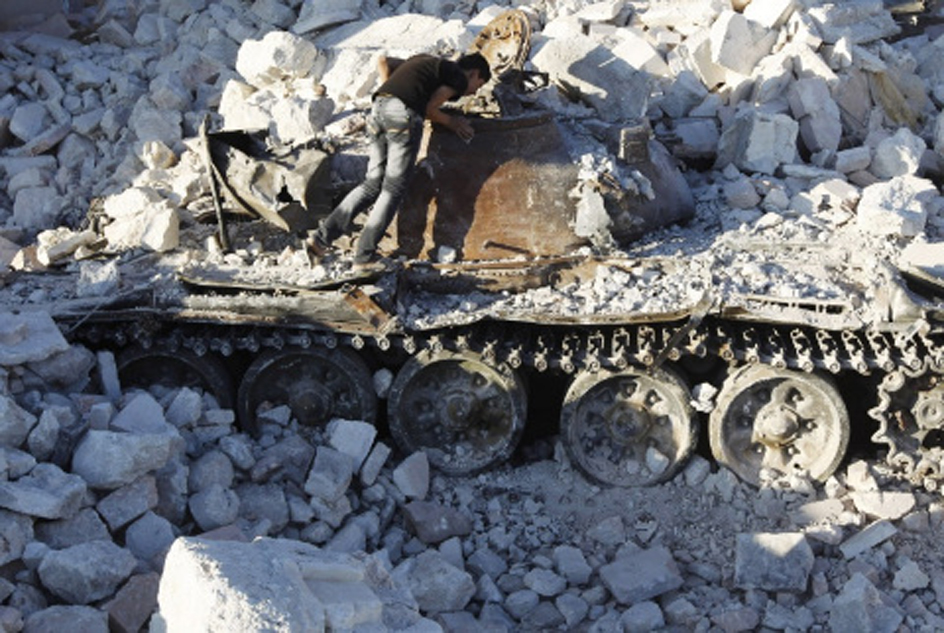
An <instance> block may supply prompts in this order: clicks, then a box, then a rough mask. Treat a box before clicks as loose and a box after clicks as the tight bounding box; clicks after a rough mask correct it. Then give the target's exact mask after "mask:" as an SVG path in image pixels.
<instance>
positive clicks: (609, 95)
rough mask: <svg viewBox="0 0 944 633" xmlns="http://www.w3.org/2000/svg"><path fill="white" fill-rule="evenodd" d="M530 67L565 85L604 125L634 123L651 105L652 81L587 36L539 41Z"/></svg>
mask: <svg viewBox="0 0 944 633" xmlns="http://www.w3.org/2000/svg"><path fill="white" fill-rule="evenodd" d="M535 39H536V40H538V42H536V45H537V46H538V48H537V50H536V51H535V52H533V53H532V55H531V63H532V64H534V66H535V68H537V69H539V70H541V71H542V72H547V73H548V75H549V76H550V79H551V81H552V82H566V83H567V84H568V85H571V86H574V87H575V88H577V89H578V90H579V91H580V99H581V101H583V102H585V103H586V104H588V105H590V106H591V107H593V108H594V109H595V110H596V111H597V114H598V116H599V117H600V118H601V119H603V120H604V121H608V122H617V121H627V120H635V119H638V118H640V117H642V116H643V114H644V113H645V112H646V109H647V107H648V102H649V77H648V75H647V74H646V73H642V72H639V71H637V70H636V69H634V68H633V67H632V66H630V65H629V64H628V63H626V62H625V61H622V59H621V58H620V57H619V56H618V55H617V54H616V52H615V51H614V50H612V49H608V48H606V47H605V46H602V45H601V44H600V43H599V42H597V41H595V40H594V39H592V38H590V37H587V36H580V37H575V38H570V39H567V40H559V39H554V40H545V41H544V42H543V43H541V42H540V41H539V40H540V38H535Z"/></svg>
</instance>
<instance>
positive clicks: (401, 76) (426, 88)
mask: <svg viewBox="0 0 944 633" xmlns="http://www.w3.org/2000/svg"><path fill="white" fill-rule="evenodd" d="M468 85H469V80H468V79H467V78H466V76H465V73H464V72H462V69H461V68H459V64H457V63H455V62H451V61H449V60H448V59H440V58H439V57H433V56H432V55H426V54H420V55H414V56H413V57H411V58H409V59H408V60H406V61H405V62H403V63H402V64H400V65H399V66H398V67H397V69H396V70H394V71H393V73H391V75H390V77H389V78H388V79H387V81H385V82H384V83H383V85H381V86H380V88H378V89H377V94H390V95H393V96H394V97H397V98H398V99H399V100H400V101H402V102H403V103H405V104H406V105H407V107H409V108H410V109H411V110H414V111H415V112H417V113H419V114H420V115H421V116H425V114H426V104H428V103H429V99H430V97H432V96H433V93H434V92H436V89H437V88H439V87H440V86H449V87H450V88H455V89H456V92H458V94H457V95H456V96H461V95H463V94H465V90H466V88H467V87H468Z"/></svg>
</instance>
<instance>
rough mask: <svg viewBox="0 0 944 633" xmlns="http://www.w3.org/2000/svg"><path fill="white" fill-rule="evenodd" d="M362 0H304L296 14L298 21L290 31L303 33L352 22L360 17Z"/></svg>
mask: <svg viewBox="0 0 944 633" xmlns="http://www.w3.org/2000/svg"><path fill="white" fill-rule="evenodd" d="M362 4H363V0H333V1H332V2H330V3H328V2H324V0H304V2H303V3H302V8H301V11H300V12H299V15H298V22H296V23H295V26H293V27H292V32H293V33H297V34H298V35H304V34H305V33H310V32H311V31H317V30H318V29H324V28H327V27H330V26H337V25H339V24H344V23H346V22H353V21H354V20H357V19H358V18H360V17H361V5H362Z"/></svg>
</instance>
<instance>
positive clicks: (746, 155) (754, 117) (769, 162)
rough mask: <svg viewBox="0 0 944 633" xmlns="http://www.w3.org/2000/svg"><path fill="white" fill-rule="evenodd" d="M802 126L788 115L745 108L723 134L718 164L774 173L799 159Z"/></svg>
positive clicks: (750, 170) (748, 170)
mask: <svg viewBox="0 0 944 633" xmlns="http://www.w3.org/2000/svg"><path fill="white" fill-rule="evenodd" d="M799 127H800V126H799V124H798V123H797V122H796V121H794V120H793V119H791V118H790V117H788V116H786V115H785V114H769V113H766V112H762V111H759V110H753V109H746V110H743V111H741V112H739V113H738V114H737V115H735V117H734V119H733V120H732V121H731V124H730V125H728V126H727V127H726V128H725V130H724V131H723V132H722V133H721V140H720V142H719V147H718V160H717V163H716V166H717V167H719V168H722V167H724V166H725V165H728V164H731V163H733V164H734V165H735V166H736V167H737V168H738V169H740V170H741V171H745V172H760V173H763V174H773V173H774V170H776V169H777V167H778V166H780V165H781V164H784V163H793V162H794V161H795V159H796V138H797V134H798V132H799Z"/></svg>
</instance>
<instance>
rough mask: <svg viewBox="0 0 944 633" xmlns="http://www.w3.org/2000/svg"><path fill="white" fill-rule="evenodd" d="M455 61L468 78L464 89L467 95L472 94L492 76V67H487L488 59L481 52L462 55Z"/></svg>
mask: <svg viewBox="0 0 944 633" xmlns="http://www.w3.org/2000/svg"><path fill="white" fill-rule="evenodd" d="M456 63H457V64H459V68H461V69H462V71H463V72H464V73H465V76H466V77H467V78H468V80H469V85H468V87H467V88H466V89H465V94H467V95H470V94H474V93H475V91H476V90H478V89H479V88H481V87H482V86H484V85H485V84H486V83H488V80H489V79H491V78H492V69H491V68H489V65H488V60H487V59H485V57H484V56H483V55H482V54H481V53H469V54H468V55H463V56H462V57H460V58H459V60H458V61H457V62H456Z"/></svg>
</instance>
